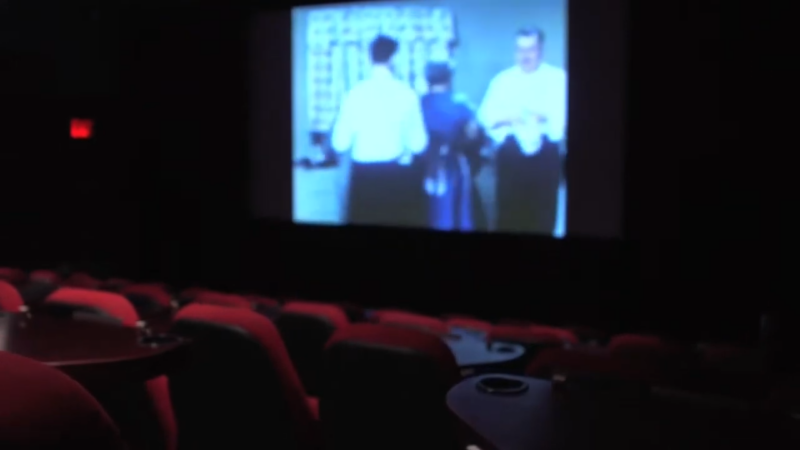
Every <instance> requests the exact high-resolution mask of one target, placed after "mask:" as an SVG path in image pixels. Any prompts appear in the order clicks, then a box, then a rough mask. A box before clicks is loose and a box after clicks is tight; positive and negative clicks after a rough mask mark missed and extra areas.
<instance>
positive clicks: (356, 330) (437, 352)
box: [326, 323, 460, 380]
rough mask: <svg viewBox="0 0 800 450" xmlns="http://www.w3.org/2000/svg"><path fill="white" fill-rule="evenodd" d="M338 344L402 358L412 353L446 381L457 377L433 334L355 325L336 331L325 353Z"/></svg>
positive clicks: (452, 360)
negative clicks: (379, 350)
mask: <svg viewBox="0 0 800 450" xmlns="http://www.w3.org/2000/svg"><path fill="white" fill-rule="evenodd" d="M339 344H347V345H363V346H365V347H371V348H374V347H381V348H385V349H387V350H390V351H397V352H400V353H404V354H409V353H415V354H419V355H424V356H425V357H427V358H430V359H431V360H433V361H434V362H435V363H436V365H437V367H438V368H439V370H440V372H441V373H442V374H443V376H444V377H445V378H446V379H448V380H457V379H458V378H459V377H460V374H459V371H458V364H457V363H456V359H455V356H453V352H452V351H451V350H450V348H449V347H448V346H447V344H445V343H444V341H443V339H442V338H441V337H439V336H437V335H435V334H432V333H427V332H425V331H420V330H415V329H412V328H404V327H394V326H386V325H381V324H371V323H357V324H351V325H350V326H348V327H345V328H342V329H339V330H337V331H336V333H334V335H333V336H331V338H330V340H329V341H328V344H327V345H326V349H331V348H334V347H336V346H337V345H339Z"/></svg>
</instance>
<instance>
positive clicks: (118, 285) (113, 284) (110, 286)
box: [100, 278, 133, 292]
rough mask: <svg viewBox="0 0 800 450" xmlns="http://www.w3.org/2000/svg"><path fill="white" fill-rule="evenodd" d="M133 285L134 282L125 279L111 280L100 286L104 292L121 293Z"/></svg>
mask: <svg viewBox="0 0 800 450" xmlns="http://www.w3.org/2000/svg"><path fill="white" fill-rule="evenodd" d="M131 284H133V282H132V281H130V280H126V279H124V278H109V279H107V280H105V281H103V282H102V283H101V284H100V289H102V290H104V291H111V292H119V291H121V290H122V289H123V288H124V287H126V286H129V285H131Z"/></svg>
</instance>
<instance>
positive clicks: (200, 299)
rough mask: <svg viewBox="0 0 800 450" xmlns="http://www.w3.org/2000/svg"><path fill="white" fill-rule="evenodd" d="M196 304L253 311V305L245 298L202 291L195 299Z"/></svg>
mask: <svg viewBox="0 0 800 450" xmlns="http://www.w3.org/2000/svg"><path fill="white" fill-rule="evenodd" d="M194 302H195V303H197V304H201V305H216V306H226V307H229V308H243V309H253V304H252V303H250V302H249V301H248V300H247V299H246V298H245V297H243V296H241V295H236V294H225V293H222V292H214V291H202V292H199V293H198V294H197V296H196V297H195V298H194Z"/></svg>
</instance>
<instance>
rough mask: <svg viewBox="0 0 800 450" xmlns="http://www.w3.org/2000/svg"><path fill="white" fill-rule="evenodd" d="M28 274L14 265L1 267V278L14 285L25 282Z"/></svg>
mask: <svg viewBox="0 0 800 450" xmlns="http://www.w3.org/2000/svg"><path fill="white" fill-rule="evenodd" d="M27 278H28V276H27V275H26V274H25V272H23V271H22V270H21V269H15V268H13V267H0V280H5V281H7V282H9V283H11V284H14V285H20V284H22V283H24V282H25V280H26V279H27Z"/></svg>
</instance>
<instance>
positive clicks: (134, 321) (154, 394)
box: [46, 287, 178, 450]
mask: <svg viewBox="0 0 800 450" xmlns="http://www.w3.org/2000/svg"><path fill="white" fill-rule="evenodd" d="M46 304H48V305H59V306H62V307H66V308H68V310H70V311H71V312H72V313H73V314H74V313H82V314H87V313H88V314H89V315H99V316H102V317H104V318H108V319H113V320H115V321H116V322H117V323H119V324H120V325H122V326H126V327H139V326H140V322H139V315H138V313H137V312H136V309H134V307H133V305H132V304H131V303H130V302H129V301H128V299H126V298H125V297H123V296H122V295H120V294H116V293H113V292H103V291H94V290H89V289H78V288H70V287H64V288H60V289H58V290H57V291H55V292H53V293H52V294H50V296H49V297H48V298H47V300H46ZM83 317H86V318H88V317H87V316H83ZM168 383H169V382H168V380H167V377H164V376H162V377H158V378H154V379H152V380H149V381H148V382H147V384H146V389H147V393H148V395H149V397H150V401H151V404H152V406H153V410H154V413H155V415H156V420H157V421H158V424H159V427H160V432H161V434H162V435H163V437H164V440H165V442H164V447H163V448H165V449H167V450H175V449H176V448H177V439H178V438H177V428H176V423H175V416H174V413H173V411H172V403H171V400H170V394H169V384H168Z"/></svg>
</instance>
